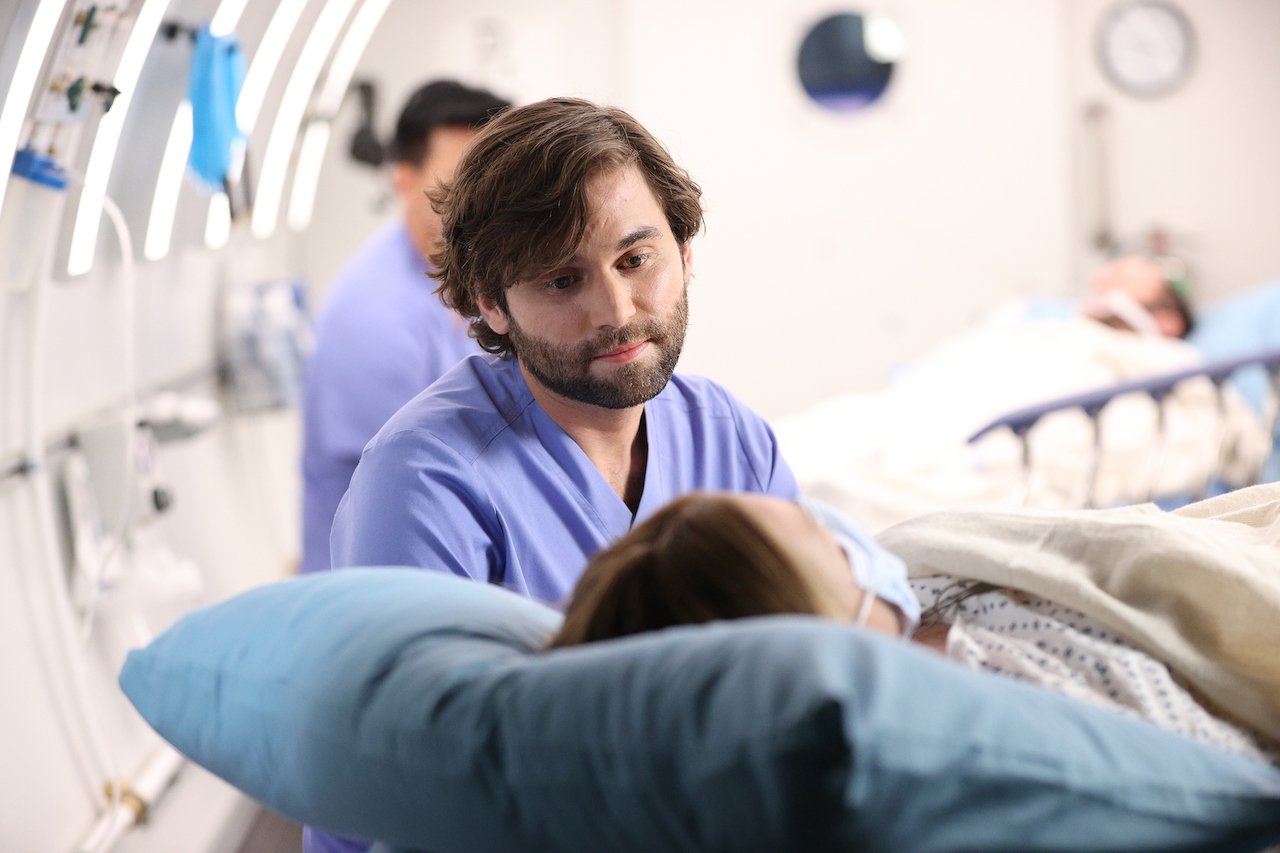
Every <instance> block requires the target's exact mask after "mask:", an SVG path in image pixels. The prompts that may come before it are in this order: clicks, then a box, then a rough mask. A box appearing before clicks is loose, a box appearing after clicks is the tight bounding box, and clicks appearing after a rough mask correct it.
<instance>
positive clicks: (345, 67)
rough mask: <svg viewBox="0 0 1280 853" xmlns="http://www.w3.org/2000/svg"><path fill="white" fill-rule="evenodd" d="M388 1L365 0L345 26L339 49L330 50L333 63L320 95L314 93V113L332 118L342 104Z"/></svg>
mask: <svg viewBox="0 0 1280 853" xmlns="http://www.w3.org/2000/svg"><path fill="white" fill-rule="evenodd" d="M390 5H391V0H365V2H364V5H362V6H361V7H360V11H358V12H356V16H355V18H354V19H352V21H351V26H349V27H347V32H346V34H345V35H343V37H342V42H341V43H340V44H339V45H338V49H337V50H335V51H334V52H333V62H330V63H329V71H328V73H326V74H325V77H324V84H323V85H322V86H321V87H320V94H319V95H317V96H316V113H318V114H319V115H321V116H323V117H325V118H332V117H333V116H334V115H335V114H337V112H338V108H339V107H341V106H342V96H343V95H344V94H346V91H347V87H348V86H350V85H351V77H352V75H354V74H355V72H356V64H357V63H359V61H360V57H361V56H363V55H364V49H365V48H366V47H367V46H368V44H369V39H370V38H372V37H373V31H374V30H375V29H377V28H378V24H379V23H380V22H381V21H382V16H383V15H384V14H385V13H386V11H387V7H388V6H390Z"/></svg>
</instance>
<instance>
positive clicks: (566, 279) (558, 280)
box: [547, 275, 573, 290]
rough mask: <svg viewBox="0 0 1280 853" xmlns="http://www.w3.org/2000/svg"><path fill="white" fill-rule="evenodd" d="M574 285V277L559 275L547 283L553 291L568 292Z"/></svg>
mask: <svg viewBox="0 0 1280 853" xmlns="http://www.w3.org/2000/svg"><path fill="white" fill-rule="evenodd" d="M572 284H573V276H571V275H558V276H556V277H555V278H553V279H551V280H550V281H548V282H547V287H549V288H550V289H552V290H568V289H569V287H570V286H571V285H572Z"/></svg>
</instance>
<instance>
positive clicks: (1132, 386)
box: [968, 347, 1280, 507]
mask: <svg viewBox="0 0 1280 853" xmlns="http://www.w3.org/2000/svg"><path fill="white" fill-rule="evenodd" d="M1253 368H1260V369H1262V370H1265V371H1266V373H1267V378H1268V380H1269V385H1270V389H1271V394H1272V395H1273V397H1274V398H1275V399H1276V400H1277V401H1280V347H1272V348H1268V349H1265V350H1261V351H1258V352H1254V353H1251V354H1249V355H1244V356H1239V357H1236V358H1229V359H1220V360H1215V361H1212V362H1206V363H1205V364H1202V365H1199V366H1197V367H1193V368H1190V369H1187V370H1179V371H1176V372H1173V373H1164V374H1159V375H1157V376H1151V377H1148V378H1146V379H1135V380H1131V381H1128V382H1121V383H1117V384H1115V385H1108V386H1107V387H1105V388H1098V389H1095V390H1093V391H1086V392H1083V393H1080V394H1072V395H1070V396H1066V397H1059V398H1056V399H1053V400H1048V401H1046V402H1043V403H1038V404H1036V405H1034V406H1027V407H1025V408H1021V409H1017V410H1016V411H1012V412H1009V413H1008V414H1005V415H1002V416H1001V417H999V418H996V419H995V420H993V421H991V422H990V423H988V424H987V425H985V426H984V427H982V428H981V429H979V430H978V431H977V432H975V433H974V434H973V435H971V436H969V439H968V442H969V444H974V443H976V442H977V441H979V440H981V439H982V438H983V437H985V436H987V435H989V434H990V433H993V432H996V431H997V430H1002V429H1007V430H1009V431H1010V432H1012V433H1013V434H1014V435H1015V436H1017V437H1018V439H1019V440H1020V441H1021V443H1022V465H1023V470H1024V472H1025V473H1026V482H1024V484H1023V493H1022V496H1021V499H1020V500H1019V503H1023V502H1025V499H1026V497H1027V494H1028V492H1029V489H1030V472H1031V461H1032V460H1031V447H1030V442H1029V440H1028V434H1029V433H1030V432H1031V430H1032V428H1033V427H1035V425H1036V424H1038V423H1039V422H1040V420H1041V419H1042V418H1044V417H1045V416H1046V415H1049V414H1052V413H1054V412H1060V411H1064V410H1067V409H1081V410H1083V411H1084V413H1085V414H1086V415H1087V416H1088V417H1089V420H1090V422H1091V423H1092V425H1093V439H1094V443H1093V447H1094V453H1093V460H1092V464H1091V466H1090V472H1089V477H1088V481H1087V491H1086V494H1085V498H1084V505H1085V506H1087V507H1088V506H1093V498H1094V488H1095V485H1096V481H1097V475H1098V466H1099V463H1100V461H1101V441H1102V431H1101V427H1100V425H1099V416H1100V415H1101V414H1102V411H1103V410H1104V409H1105V408H1106V407H1107V405H1108V404H1109V403H1110V402H1111V401H1112V400H1114V399H1116V398H1117V397H1122V396H1125V395H1128V394H1146V395H1147V396H1148V397H1150V398H1151V399H1152V400H1154V401H1155V402H1156V403H1157V407H1156V412H1157V418H1158V428H1159V429H1163V428H1164V407H1163V405H1162V404H1163V402H1164V399H1165V398H1166V397H1167V396H1168V395H1169V394H1170V393H1172V392H1173V391H1174V389H1176V388H1177V387H1178V386H1179V385H1181V384H1182V383H1183V382H1186V381H1187V380H1189V379H1197V378H1200V377H1204V378H1206V379H1208V380H1209V381H1211V382H1212V383H1213V385H1214V388H1215V389H1216V391H1217V394H1218V405H1219V407H1220V408H1221V407H1223V406H1224V405H1225V399H1224V397H1223V395H1224V393H1225V391H1224V388H1225V386H1226V383H1227V380H1228V379H1230V378H1231V377H1232V376H1234V375H1235V374H1236V373H1238V372H1239V371H1242V370H1248V369H1253ZM1277 414H1280V405H1273V406H1272V407H1271V416H1270V418H1271V420H1270V423H1269V425H1268V426H1269V430H1270V432H1271V434H1272V435H1274V434H1275V428H1276V417H1277ZM1225 450H1226V448H1225V447H1224V448H1222V449H1221V450H1220V458H1222V457H1221V453H1222V452H1225ZM1259 473H1260V471H1259ZM1256 476H1257V474H1256V473H1255V477H1256ZM1211 485H1212V482H1211V481H1210V482H1206V483H1205V487H1204V491H1205V492H1207V491H1208V489H1209V488H1210V486H1211ZM1148 497H1149V498H1154V497H1155V496H1154V495H1148Z"/></svg>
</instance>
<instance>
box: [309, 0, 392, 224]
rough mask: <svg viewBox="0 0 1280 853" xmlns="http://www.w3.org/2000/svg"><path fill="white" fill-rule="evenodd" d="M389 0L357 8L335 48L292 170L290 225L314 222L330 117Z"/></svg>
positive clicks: (369, 1)
mask: <svg viewBox="0 0 1280 853" xmlns="http://www.w3.org/2000/svg"><path fill="white" fill-rule="evenodd" d="M389 5H390V0H365V3H364V5H361V6H360V9H358V10H357V12H356V15H355V18H352V20H351V26H349V27H347V32H344V33H343V36H342V41H340V42H338V49H337V50H335V51H333V61H330V63H329V70H328V72H325V76H324V83H321V85H320V92H319V95H316V100H315V111H316V115H319V117H321V118H320V120H315V122H312V123H311V124H308V126H307V129H306V133H305V134H303V136H302V147H301V149H300V150H298V165H297V169H294V173H293V192H292V195H291V196H289V228H292V229H294V231H302V229H305V228H306V227H307V225H310V224H311V215H312V213H314V211H315V201H316V187H317V186H319V183H320V168H321V167H323V165H324V155H325V150H326V149H328V147H329V137H330V131H332V128H330V127H329V122H328V119H332V118H333V117H334V115H337V113H338V108H340V106H342V97H343V95H346V92H347V87H348V86H351V78H352V76H353V74H355V73H356V64H357V63H360V58H361V56H362V55H364V53H365V47H367V46H369V40H370V38H371V37H372V35H374V29H376V28H378V24H379V23H380V22H381V19H383V15H384V14H385V13H387V6H389Z"/></svg>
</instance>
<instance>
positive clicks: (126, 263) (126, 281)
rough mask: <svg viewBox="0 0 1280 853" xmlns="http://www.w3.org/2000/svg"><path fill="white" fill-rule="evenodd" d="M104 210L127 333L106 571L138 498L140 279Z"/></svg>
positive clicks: (117, 220) (111, 210) (124, 234)
mask: <svg viewBox="0 0 1280 853" xmlns="http://www.w3.org/2000/svg"><path fill="white" fill-rule="evenodd" d="M102 212H103V213H105V214H106V215H107V220H108V221H109V222H110V223H111V229H112V232H113V233H114V234H115V237H116V241H117V242H118V243H119V245H120V285H121V287H120V301H121V314H122V315H123V318H122V320H121V324H122V326H123V333H122V334H123V336H124V365H123V370H122V371H121V372H122V373H123V375H124V403H123V406H124V412H125V418H126V423H127V428H126V430H125V441H124V456H125V459H124V466H123V468H122V470H123V472H124V476H123V478H122V482H121V495H120V499H121V503H122V505H123V506H124V510H123V511H122V512H121V514H120V517H121V519H122V521H121V528H120V529H119V530H117V531H113V533H114V535H113V536H111V537H110V539H109V540H108V541H107V547H106V549H105V550H104V551H103V553H102V558H101V563H102V565H101V567H100V568H101V569H102V570H103V571H105V570H106V568H107V566H108V564H109V562H110V560H111V559H112V558H113V557H114V556H115V554H116V552H117V551H118V550H120V549H121V548H122V547H123V545H124V541H125V537H126V535H127V534H128V532H129V520H130V518H131V516H132V509H133V503H134V502H135V501H136V500H137V499H138V494H137V479H136V474H137V464H138V459H137V453H138V439H137V430H136V429H135V428H134V424H135V421H136V420H137V416H136V412H137V409H138V376H137V352H136V347H137V330H136V324H137V301H138V300H137V291H138V281H137V277H136V273H135V271H134V259H133V241H132V236H131V235H130V233H129V225H128V223H127V222H125V218H124V215H123V214H122V213H121V212H120V208H119V206H118V205H117V204H116V203H115V201H114V200H112V199H111V197H110V196H106V195H104V196H103V197H102ZM99 586H100V584H99V583H97V582H95V583H93V584H91V585H90V587H89V598H88V600H87V601H86V602H85V607H84V613H83V614H81V617H80V639H81V641H82V642H88V640H89V635H90V634H91V633H92V632H93V619H94V616H95V615H96V613H97V608H98V600H99V593H100V589H99Z"/></svg>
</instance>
